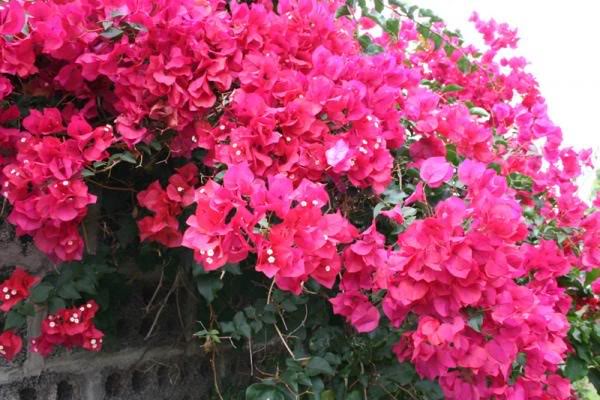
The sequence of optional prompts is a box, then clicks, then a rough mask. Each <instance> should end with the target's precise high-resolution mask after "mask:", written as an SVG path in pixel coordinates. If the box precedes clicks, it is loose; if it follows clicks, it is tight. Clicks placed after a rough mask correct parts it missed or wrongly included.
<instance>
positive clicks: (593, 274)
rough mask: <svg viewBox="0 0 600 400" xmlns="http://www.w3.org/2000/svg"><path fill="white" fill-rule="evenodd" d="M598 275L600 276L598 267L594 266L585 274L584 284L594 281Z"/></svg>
mask: <svg viewBox="0 0 600 400" xmlns="http://www.w3.org/2000/svg"><path fill="white" fill-rule="evenodd" d="M598 277H600V268H594V269H593V270H591V271H590V272H588V273H587V274H586V275H585V284H586V286H587V285H589V284H591V283H592V282H594V281H595V280H596V279H597V278H598Z"/></svg>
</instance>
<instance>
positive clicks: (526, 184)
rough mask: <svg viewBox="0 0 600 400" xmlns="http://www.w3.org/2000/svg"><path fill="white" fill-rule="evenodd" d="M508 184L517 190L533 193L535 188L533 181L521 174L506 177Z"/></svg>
mask: <svg viewBox="0 0 600 400" xmlns="http://www.w3.org/2000/svg"><path fill="white" fill-rule="evenodd" d="M506 180H507V182H508V186H510V187H511V188H513V189H517V190H527V191H531V188H532V186H533V180H532V179H531V178H530V177H528V176H526V175H523V174H519V173H518V172H513V173H512V174H510V175H508V176H507V177H506Z"/></svg>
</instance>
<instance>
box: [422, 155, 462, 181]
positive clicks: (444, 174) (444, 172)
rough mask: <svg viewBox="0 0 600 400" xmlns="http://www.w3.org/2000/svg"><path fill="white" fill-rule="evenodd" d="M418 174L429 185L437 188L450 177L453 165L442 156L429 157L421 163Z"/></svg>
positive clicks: (452, 172)
mask: <svg viewBox="0 0 600 400" xmlns="http://www.w3.org/2000/svg"><path fill="white" fill-rule="evenodd" d="M420 174H421V179H423V181H425V183H426V184H427V185H428V186H429V187H432V188H437V187H440V186H441V185H442V184H443V183H445V182H447V181H448V180H449V179H450V178H452V174H454V167H452V165H451V164H450V163H449V162H448V161H446V158H444V157H430V158H428V159H426V160H425V161H423V164H421V172H420Z"/></svg>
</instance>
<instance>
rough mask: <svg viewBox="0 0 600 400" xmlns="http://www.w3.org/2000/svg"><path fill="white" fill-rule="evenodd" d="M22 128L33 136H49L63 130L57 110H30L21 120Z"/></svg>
mask: <svg viewBox="0 0 600 400" xmlns="http://www.w3.org/2000/svg"><path fill="white" fill-rule="evenodd" d="M23 126H24V127H25V129H27V130H28V131H29V132H30V133H32V134H34V135H50V134H53V133H57V132H61V131H64V130H65V127H64V126H63V123H62V116H61V114H60V110H59V109H57V108H44V109H43V110H42V111H38V110H31V111H30V112H29V115H28V116H27V117H26V118H25V119H23Z"/></svg>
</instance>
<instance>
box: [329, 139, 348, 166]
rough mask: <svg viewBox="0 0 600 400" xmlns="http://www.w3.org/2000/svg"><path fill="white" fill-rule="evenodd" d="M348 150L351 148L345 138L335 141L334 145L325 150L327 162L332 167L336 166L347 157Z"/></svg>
mask: <svg viewBox="0 0 600 400" xmlns="http://www.w3.org/2000/svg"><path fill="white" fill-rule="evenodd" d="M348 151H349V148H348V144H347V143H346V141H345V140H343V139H340V140H338V141H337V142H335V145H334V146H333V147H331V148H330V149H328V150H327V151H326V152H325V155H326V156H327V164H328V165H330V166H332V167H336V166H337V165H338V164H339V163H341V162H342V161H343V160H344V159H345V158H346V156H347V155H348Z"/></svg>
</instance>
